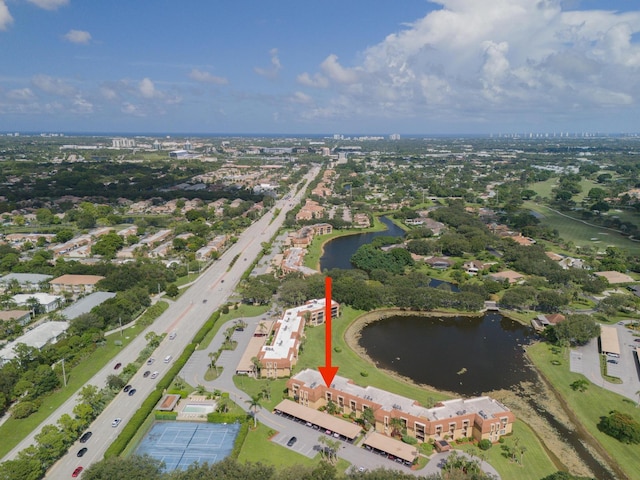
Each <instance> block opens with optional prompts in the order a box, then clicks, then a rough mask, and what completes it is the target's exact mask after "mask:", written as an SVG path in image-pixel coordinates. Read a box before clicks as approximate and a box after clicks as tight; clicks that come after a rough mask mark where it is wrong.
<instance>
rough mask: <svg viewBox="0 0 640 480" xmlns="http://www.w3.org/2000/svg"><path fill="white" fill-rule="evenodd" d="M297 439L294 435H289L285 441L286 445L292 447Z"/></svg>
mask: <svg viewBox="0 0 640 480" xmlns="http://www.w3.org/2000/svg"><path fill="white" fill-rule="evenodd" d="M297 441H298V439H297V438H296V437H291V438H290V439H289V441H288V442H287V447H293V444H294V443H296V442H297Z"/></svg>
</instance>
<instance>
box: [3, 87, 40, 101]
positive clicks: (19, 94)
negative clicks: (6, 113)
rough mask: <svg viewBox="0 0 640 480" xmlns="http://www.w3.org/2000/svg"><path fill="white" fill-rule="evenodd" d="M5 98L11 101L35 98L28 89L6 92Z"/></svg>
mask: <svg viewBox="0 0 640 480" xmlns="http://www.w3.org/2000/svg"><path fill="white" fill-rule="evenodd" d="M7 98H9V99H11V100H32V99H34V98H35V94H34V93H33V91H32V90H31V89H30V88H18V89H15V90H9V91H8V92H7Z"/></svg>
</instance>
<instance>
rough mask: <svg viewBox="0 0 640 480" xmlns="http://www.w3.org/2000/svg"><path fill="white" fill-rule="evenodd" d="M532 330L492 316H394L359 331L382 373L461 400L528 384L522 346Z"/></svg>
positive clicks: (531, 376)
mask: <svg viewBox="0 0 640 480" xmlns="http://www.w3.org/2000/svg"><path fill="white" fill-rule="evenodd" d="M532 335H533V334H532V332H531V329H529V328H527V327H525V326H523V325H522V324H520V323H518V322H515V321H513V320H510V319H508V318H506V317H503V316H502V315H500V314H497V313H487V314H485V315H484V316H481V317H469V316H456V317H423V316H417V315H416V316H408V317H405V316H393V317H388V318H386V319H383V320H380V321H378V322H375V323H372V324H369V325H368V326H366V327H365V328H364V329H363V330H362V336H361V338H360V346H361V347H362V348H364V349H365V350H366V352H367V353H368V354H369V356H370V357H371V358H372V359H373V360H374V361H375V362H377V364H378V365H379V366H380V367H382V368H386V369H389V370H392V371H395V372H397V373H399V374H400V375H402V376H405V377H408V378H411V379H412V380H413V381H415V382H416V383H423V384H427V385H431V386H433V387H435V388H437V389H439V390H448V391H451V392H456V393H458V394H461V395H480V394H481V393H482V392H487V391H490V390H495V389H503V388H504V389H509V388H511V387H512V386H514V385H517V384H518V383H519V382H521V381H533V380H534V379H535V374H534V372H533V371H532V370H531V368H530V367H529V366H528V365H527V363H526V360H525V358H524V354H523V353H524V352H523V348H522V345H525V344H527V343H528V342H529V341H530V339H531V337H532Z"/></svg>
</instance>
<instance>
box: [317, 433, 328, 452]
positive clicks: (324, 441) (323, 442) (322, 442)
mask: <svg viewBox="0 0 640 480" xmlns="http://www.w3.org/2000/svg"><path fill="white" fill-rule="evenodd" d="M318 443H319V444H320V445H326V444H327V437H325V436H324V435H320V436H319V437H318ZM324 452H325V449H324V447H320V456H322V457H324Z"/></svg>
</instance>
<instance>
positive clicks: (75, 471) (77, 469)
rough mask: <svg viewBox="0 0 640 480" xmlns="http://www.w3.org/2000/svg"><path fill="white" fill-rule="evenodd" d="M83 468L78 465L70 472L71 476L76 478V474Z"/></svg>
mask: <svg viewBox="0 0 640 480" xmlns="http://www.w3.org/2000/svg"><path fill="white" fill-rule="evenodd" d="M82 470H83V468H82V467H78V468H76V469H75V470H74V471H73V473H72V474H71V476H72V477H73V478H76V477H77V476H78V475H80V474H81V473H82Z"/></svg>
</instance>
